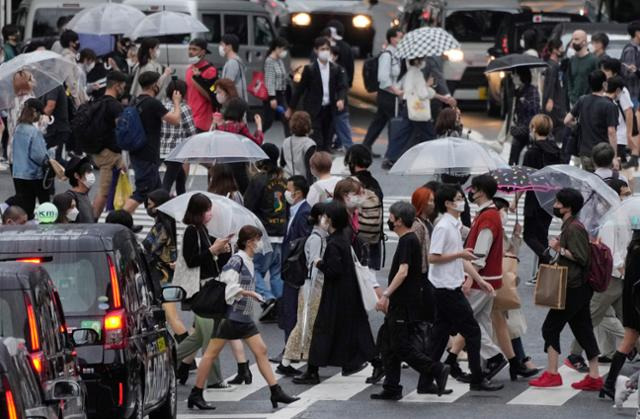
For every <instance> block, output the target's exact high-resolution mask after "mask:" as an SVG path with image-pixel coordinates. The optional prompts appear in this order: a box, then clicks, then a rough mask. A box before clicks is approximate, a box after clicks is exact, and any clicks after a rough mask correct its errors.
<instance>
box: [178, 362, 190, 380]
mask: <svg viewBox="0 0 640 419" xmlns="http://www.w3.org/2000/svg"><path fill="white" fill-rule="evenodd" d="M190 367H191V366H190V365H189V364H185V363H184V362H181V363H180V366H179V367H178V371H176V378H177V379H178V382H179V383H180V384H182V385H185V384H186V382H187V380H188V379H189V369H190Z"/></svg>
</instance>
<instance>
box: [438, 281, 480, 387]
mask: <svg viewBox="0 0 640 419" xmlns="http://www.w3.org/2000/svg"><path fill="white" fill-rule="evenodd" d="M433 296H434V301H435V306H436V314H435V321H434V323H433V329H431V340H430V342H429V354H430V357H431V359H434V360H438V361H439V360H440V358H442V354H443V353H444V350H445V349H446V347H447V343H448V342H449V336H452V335H455V334H457V333H460V334H461V335H462V337H464V339H465V342H466V345H467V354H468V357H469V369H471V381H472V382H473V383H479V382H480V381H482V367H481V365H480V333H481V332H480V326H478V322H477V321H476V319H475V318H474V317H473V310H472V309H471V306H470V305H469V301H467V298H466V297H465V296H464V294H463V293H462V290H461V289H460V288H457V289H455V290H448V289H444V288H434V290H433Z"/></svg>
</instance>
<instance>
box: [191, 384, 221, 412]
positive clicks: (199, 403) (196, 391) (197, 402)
mask: <svg viewBox="0 0 640 419" xmlns="http://www.w3.org/2000/svg"><path fill="white" fill-rule="evenodd" d="M187 407H188V408H189V409H193V408H194V407H197V408H198V409H200V410H214V409H215V407H214V406H211V405H210V404H209V403H207V402H206V401H205V399H204V397H202V389H201V388H198V387H193V388H192V389H191V394H189V398H188V399H187Z"/></svg>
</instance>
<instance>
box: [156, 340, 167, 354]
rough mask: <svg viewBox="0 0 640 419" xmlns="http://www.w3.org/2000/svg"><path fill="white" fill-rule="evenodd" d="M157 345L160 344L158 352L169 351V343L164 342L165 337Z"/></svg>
mask: <svg viewBox="0 0 640 419" xmlns="http://www.w3.org/2000/svg"><path fill="white" fill-rule="evenodd" d="M156 343H157V344H158V352H164V351H166V350H167V342H166V341H165V340H164V337H161V338H159V339H158V340H157V341H156Z"/></svg>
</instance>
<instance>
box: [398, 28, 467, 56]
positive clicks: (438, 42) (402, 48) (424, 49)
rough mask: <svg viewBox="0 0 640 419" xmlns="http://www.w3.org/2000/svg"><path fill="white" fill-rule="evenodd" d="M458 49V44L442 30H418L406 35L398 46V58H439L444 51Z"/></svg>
mask: <svg viewBox="0 0 640 419" xmlns="http://www.w3.org/2000/svg"><path fill="white" fill-rule="evenodd" d="M454 48H460V43H459V42H458V41H456V39H455V38H454V37H453V36H452V35H451V34H449V32H447V31H445V30H444V29H442V28H427V27H425V28H419V29H415V30H412V31H411V32H409V33H408V34H406V35H405V36H404V37H403V38H402V40H401V41H400V43H399V44H398V50H397V51H396V55H397V56H398V57H400V58H405V59H412V58H419V57H439V56H441V55H442V54H444V52H445V51H448V50H450V49H454Z"/></svg>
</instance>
